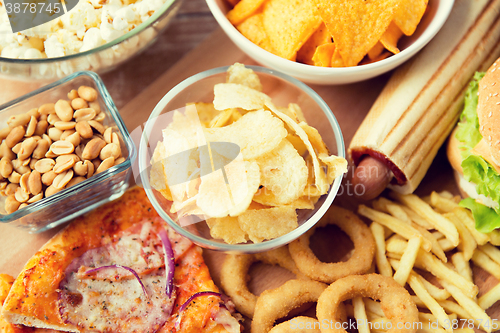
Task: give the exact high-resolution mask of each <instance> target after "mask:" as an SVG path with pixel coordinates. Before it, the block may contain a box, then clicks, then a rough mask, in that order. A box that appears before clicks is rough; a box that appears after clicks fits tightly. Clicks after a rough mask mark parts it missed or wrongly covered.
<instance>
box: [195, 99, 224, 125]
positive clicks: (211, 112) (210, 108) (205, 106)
mask: <svg viewBox="0 0 500 333" xmlns="http://www.w3.org/2000/svg"><path fill="white" fill-rule="evenodd" d="M189 105H194V106H195V107H196V111H197V112H198V117H200V122H201V123H202V125H203V126H204V127H209V124H210V121H211V120H212V119H213V118H214V117H216V116H217V115H219V114H220V111H219V110H216V109H215V108H214V105H213V103H203V102H199V103H189V104H188V106H189Z"/></svg>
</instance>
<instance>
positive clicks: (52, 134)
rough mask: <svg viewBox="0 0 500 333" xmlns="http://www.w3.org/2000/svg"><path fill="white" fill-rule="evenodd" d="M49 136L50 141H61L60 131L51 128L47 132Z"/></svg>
mask: <svg viewBox="0 0 500 333" xmlns="http://www.w3.org/2000/svg"><path fill="white" fill-rule="evenodd" d="M47 133H48V134H49V138H51V139H52V141H58V140H60V139H61V135H62V131H61V130H60V129H59V128H55V127H51V128H49V130H48V131H47Z"/></svg>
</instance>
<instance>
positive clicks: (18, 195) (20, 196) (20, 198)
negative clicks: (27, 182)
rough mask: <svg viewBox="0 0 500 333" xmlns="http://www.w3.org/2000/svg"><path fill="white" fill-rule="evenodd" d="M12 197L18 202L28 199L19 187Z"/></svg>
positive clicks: (26, 193)
mask: <svg viewBox="0 0 500 333" xmlns="http://www.w3.org/2000/svg"><path fill="white" fill-rule="evenodd" d="M14 197H15V198H16V200H17V201H18V202H26V201H28V199H29V198H30V194H29V193H28V192H25V191H24V190H23V188H22V187H19V188H18V189H17V190H16V193H14Z"/></svg>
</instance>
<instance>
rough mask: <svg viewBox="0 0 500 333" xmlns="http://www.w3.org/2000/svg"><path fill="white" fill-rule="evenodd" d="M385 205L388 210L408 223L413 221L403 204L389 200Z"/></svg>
mask: <svg viewBox="0 0 500 333" xmlns="http://www.w3.org/2000/svg"><path fill="white" fill-rule="evenodd" d="M387 201H389V200H387ZM385 207H386V209H387V211H388V212H389V213H390V214H391V215H392V216H394V217H395V218H397V219H400V220H401V221H403V222H406V223H411V219H410V217H409V216H408V214H406V212H405V210H404V209H403V208H401V206H399V205H397V204H395V203H393V202H390V201H389V203H386V204H385Z"/></svg>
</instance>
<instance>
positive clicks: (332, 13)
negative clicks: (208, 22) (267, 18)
mask: <svg viewBox="0 0 500 333" xmlns="http://www.w3.org/2000/svg"><path fill="white" fill-rule="evenodd" d="M314 3H315V4H316V7H317V9H318V12H319V15H320V16H321V18H322V19H323V21H324V22H325V25H326V27H327V28H328V31H329V32H330V33H331V34H332V36H333V40H334V43H335V46H336V47H337V48H338V50H339V53H340V56H341V57H342V59H343V61H344V64H345V66H356V65H357V64H358V63H359V62H360V61H361V60H362V59H363V57H364V56H365V55H366V54H367V53H368V51H370V50H371V49H372V48H373V46H375V44H377V42H378V41H379V40H380V37H381V36H382V34H383V33H384V32H385V31H386V30H387V27H388V26H389V24H390V23H391V21H392V19H393V17H394V9H395V8H396V7H397V5H398V3H399V0H338V1H330V0H314ZM264 26H265V25H264Z"/></svg>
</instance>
